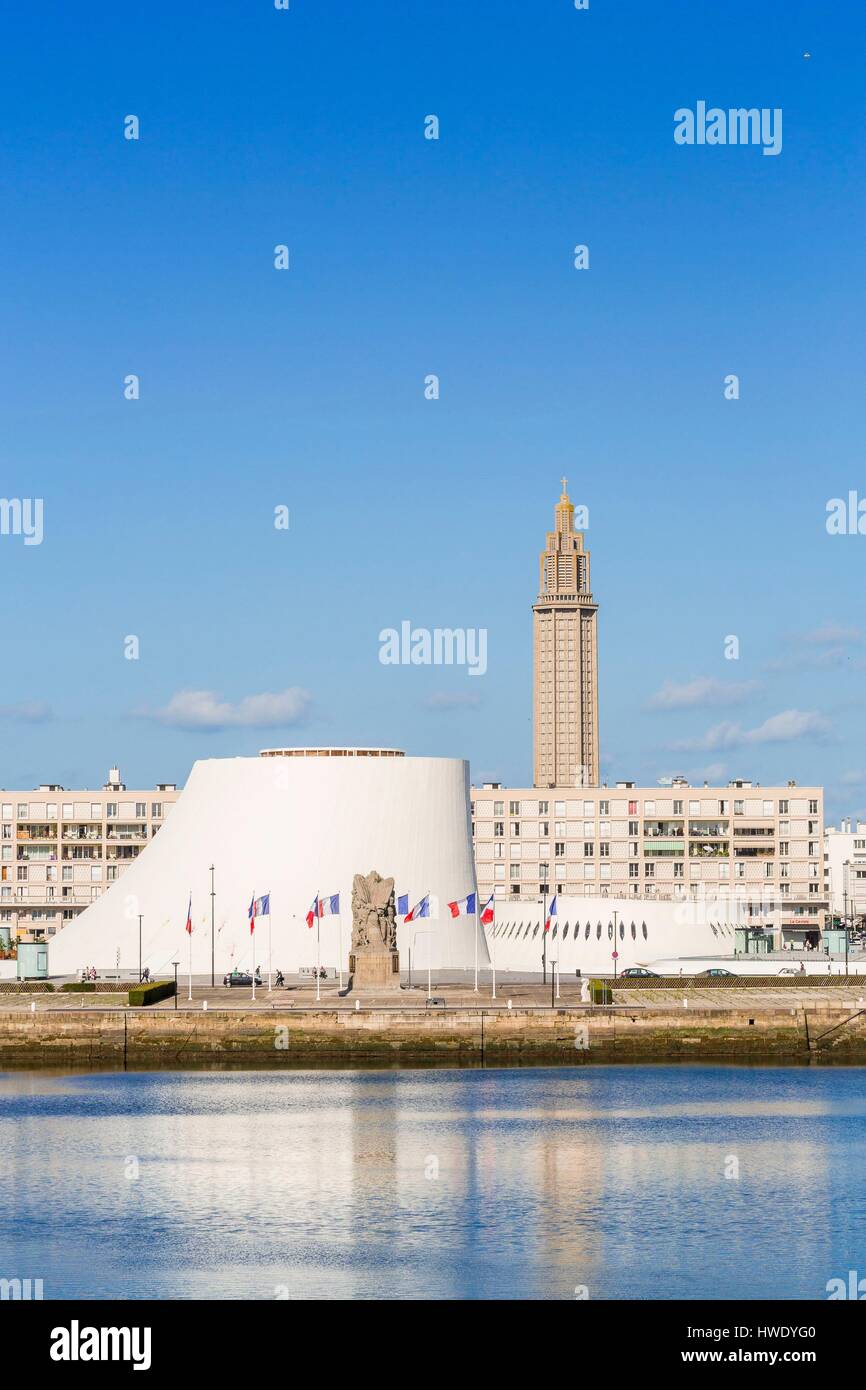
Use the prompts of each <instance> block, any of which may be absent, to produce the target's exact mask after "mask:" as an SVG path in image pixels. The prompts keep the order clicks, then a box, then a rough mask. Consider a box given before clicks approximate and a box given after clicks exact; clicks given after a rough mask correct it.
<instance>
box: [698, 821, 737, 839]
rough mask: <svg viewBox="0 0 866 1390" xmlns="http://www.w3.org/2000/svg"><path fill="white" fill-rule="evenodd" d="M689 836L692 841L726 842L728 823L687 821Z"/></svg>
mask: <svg viewBox="0 0 866 1390" xmlns="http://www.w3.org/2000/svg"><path fill="white" fill-rule="evenodd" d="M689 836H690V838H691V839H692V840H723V839H724V840H726V839H727V838H728V822H727V821H726V820H714V821H707V820H692V821H689Z"/></svg>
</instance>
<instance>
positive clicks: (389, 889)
mask: <svg viewBox="0 0 866 1390" xmlns="http://www.w3.org/2000/svg"><path fill="white" fill-rule="evenodd" d="M349 974H350V976H351V980H350V984H349V988H350V989H364V990H370V991H374V992H378V991H380V990H394V989H399V988H400V956H399V953H398V951H397V914H396V912H395V910H394V880H393V878H382V876H381V874H378V873H377V872H376V870H375V869H372V870H371V871H370V873H368V874H367V875H366V876H365V875H364V874H355V877H354V878H353V880H352V953H351V955H350V956H349Z"/></svg>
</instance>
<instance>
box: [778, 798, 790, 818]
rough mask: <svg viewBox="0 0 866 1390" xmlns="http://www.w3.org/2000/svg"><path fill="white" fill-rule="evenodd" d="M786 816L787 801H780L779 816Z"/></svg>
mask: <svg viewBox="0 0 866 1390" xmlns="http://www.w3.org/2000/svg"><path fill="white" fill-rule="evenodd" d="M787 814H788V803H787V801H780V802H779V815H780V816H787Z"/></svg>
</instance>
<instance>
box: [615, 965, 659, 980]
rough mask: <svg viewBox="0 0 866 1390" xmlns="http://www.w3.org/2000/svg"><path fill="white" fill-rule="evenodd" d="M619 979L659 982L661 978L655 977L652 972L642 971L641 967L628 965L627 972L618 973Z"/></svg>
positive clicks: (654, 973)
mask: <svg viewBox="0 0 866 1390" xmlns="http://www.w3.org/2000/svg"><path fill="white" fill-rule="evenodd" d="M619 978H620V979H621V980H635V979H642V980H660V979H661V976H660V975H657V974H656V972H655V971H654V970H644V968H643V966H642V965H630V966H629V968H628V970H623V971H621V972H620V977H619Z"/></svg>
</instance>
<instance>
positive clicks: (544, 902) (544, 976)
mask: <svg viewBox="0 0 866 1390" xmlns="http://www.w3.org/2000/svg"><path fill="white" fill-rule="evenodd" d="M546 925H547V889H546V888H545V889H544V891H543V893H542V895H541V983H542V984H543V985H546V984H547V932H546V931H545V927H546Z"/></svg>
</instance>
